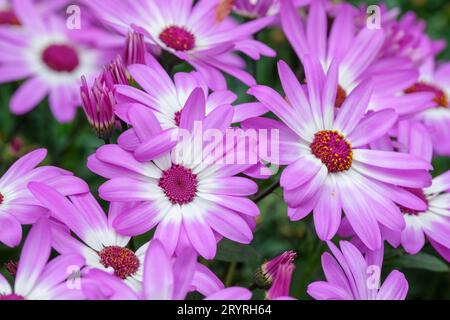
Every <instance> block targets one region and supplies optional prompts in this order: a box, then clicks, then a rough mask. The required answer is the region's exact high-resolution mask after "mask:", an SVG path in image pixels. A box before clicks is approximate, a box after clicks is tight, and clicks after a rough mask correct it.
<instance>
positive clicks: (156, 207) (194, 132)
mask: <svg viewBox="0 0 450 320" xmlns="http://www.w3.org/2000/svg"><path fill="white" fill-rule="evenodd" d="M205 111H206V102H205V96H204V93H203V91H202V90H201V89H200V88H198V89H195V90H194V91H193V92H192V94H191V95H190V96H189V98H188V100H187V102H186V104H185V106H184V108H183V111H182V113H181V116H180V127H179V128H176V129H173V128H172V129H167V130H162V129H161V126H160V124H159V121H158V120H157V119H156V117H155V115H154V114H153V112H152V111H151V110H149V109H148V108H145V107H143V106H136V107H134V108H132V109H130V111H129V112H128V119H129V121H130V123H131V125H132V127H133V129H134V130H135V133H136V136H137V138H138V139H137V141H136V146H135V149H134V152H130V151H126V150H124V149H122V148H121V147H120V146H118V145H106V146H103V147H101V148H99V149H98V150H97V152H96V153H95V154H94V155H92V156H91V157H90V158H89V160H88V167H89V168H90V169H91V170H92V171H93V172H95V173H97V174H99V175H101V176H103V177H105V178H107V179H109V180H108V181H107V182H106V183H105V184H103V185H102V186H101V187H100V189H99V194H100V197H101V198H103V199H105V200H108V201H113V202H115V201H118V202H130V201H139V202H141V203H142V204H141V205H140V206H138V207H137V208H136V209H134V210H129V211H128V212H124V213H122V214H121V215H119V216H118V217H117V218H116V219H115V221H114V226H115V227H116V229H117V230H118V231H119V232H120V233H123V234H125V235H129V234H131V233H134V234H136V233H145V232H147V231H149V230H150V229H152V228H153V227H155V226H157V228H156V232H155V238H156V239H159V240H160V241H161V242H162V243H163V244H164V245H165V246H166V248H167V251H168V252H169V254H173V252H174V251H175V250H176V248H177V247H178V248H181V249H182V248H183V247H185V246H189V247H193V248H194V249H195V250H196V251H197V252H198V253H199V254H200V255H201V256H203V257H205V258H207V259H212V258H214V256H215V254H216V247H217V245H216V243H217V241H218V239H220V237H221V236H224V237H226V238H229V239H231V240H233V241H237V242H240V243H250V241H251V240H252V238H253V234H252V230H251V228H250V226H249V224H251V225H253V223H254V218H255V217H256V216H257V215H259V209H258V207H257V206H256V204H255V203H254V202H252V201H251V200H249V199H248V198H247V197H246V196H249V195H252V194H254V193H256V191H257V185H256V183H255V182H253V181H251V180H250V179H247V178H244V177H237V176H236V175H238V174H239V173H241V172H243V171H245V170H246V169H248V168H249V167H250V166H251V164H248V165H247V164H245V165H243V164H228V163H227V162H226V161H224V159H227V156H228V155H230V154H231V155H236V154H237V151H236V150H237V145H234V144H232V145H231V147H229V146H228V145H227V147H226V148H225V147H224V145H223V144H222V145H220V142H222V141H214V139H212V141H211V140H210V141H209V142H207V141H204V140H203V135H202V134H203V131H199V130H198V127H199V126H201V127H202V128H203V129H204V130H208V129H214V130H215V132H216V133H217V132H218V133H219V134H220V135H221V136H222V139H223V137H225V132H226V130H227V129H229V128H230V124H231V121H232V119H233V109H232V107H231V106H228V107H227V106H222V107H221V108H216V109H215V110H213V111H212V112H211V113H209V114H208V115H207V116H205ZM199 124H200V125H199ZM180 130H183V132H184V133H189V135H190V137H186V136H184V137H185V138H186V139H182V141H178V140H177V139H176V138H175V139H174V135H175V136H176V134H177V133H178V132H180ZM241 138H242V137H241ZM243 138H244V139H245V137H243ZM198 141H203V142H201V143H198ZM221 146H222V148H220V147H221ZM204 150H208V151H209V152H211V153H209V152H205V153H204V152H203V151H204ZM252 221H253V222H252Z"/></svg>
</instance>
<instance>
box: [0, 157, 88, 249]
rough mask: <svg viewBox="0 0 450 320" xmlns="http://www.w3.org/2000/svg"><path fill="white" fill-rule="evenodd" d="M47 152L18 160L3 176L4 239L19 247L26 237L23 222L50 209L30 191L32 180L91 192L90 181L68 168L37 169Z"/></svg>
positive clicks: (0, 238)
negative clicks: (41, 203) (86, 181)
mask: <svg viewBox="0 0 450 320" xmlns="http://www.w3.org/2000/svg"><path fill="white" fill-rule="evenodd" d="M46 155H47V150H45V149H39V150H35V151H33V152H30V153H28V154H26V155H24V156H23V157H22V158H20V159H19V160H17V161H16V162H15V163H14V164H13V165H12V166H11V167H10V168H9V169H8V170H7V171H6V172H5V174H4V175H3V176H1V177H0V242H2V243H4V244H5V245H7V246H9V247H15V246H17V245H18V244H19V243H20V240H21V238H22V227H21V225H22V224H33V223H35V222H36V221H37V220H38V219H39V218H41V217H42V216H45V215H47V211H46V209H44V208H43V207H41V206H40V205H39V204H38V203H36V201H35V199H34V197H33V195H32V194H31V193H30V192H29V191H28V188H27V186H28V183H30V182H32V181H41V182H45V183H47V184H49V185H51V186H54V187H55V188H57V189H58V190H59V191H60V192H62V193H63V194H67V195H69V194H79V193H83V192H87V191H88V189H89V188H88V186H87V184H86V183H85V182H84V181H82V180H81V179H78V178H76V177H74V176H72V174H71V173H70V172H68V171H65V170H63V169H59V168H56V167H51V166H44V167H39V168H37V167H36V166H37V165H38V164H39V163H40V162H42V161H43V160H44V158H45V156H46Z"/></svg>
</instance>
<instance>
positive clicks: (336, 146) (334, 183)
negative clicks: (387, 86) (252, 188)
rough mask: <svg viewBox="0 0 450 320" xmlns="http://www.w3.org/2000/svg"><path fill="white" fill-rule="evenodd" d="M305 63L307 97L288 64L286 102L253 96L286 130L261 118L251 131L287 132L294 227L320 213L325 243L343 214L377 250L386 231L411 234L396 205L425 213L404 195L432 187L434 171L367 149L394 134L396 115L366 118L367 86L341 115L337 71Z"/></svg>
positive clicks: (283, 148)
mask: <svg viewBox="0 0 450 320" xmlns="http://www.w3.org/2000/svg"><path fill="white" fill-rule="evenodd" d="M304 62H305V63H304V66H305V70H306V81H307V84H306V90H307V92H305V91H304V89H303V88H302V86H301V85H300V83H299V82H298V80H297V78H296V77H295V75H294V73H293V72H292V71H291V70H290V69H289V67H288V66H287V65H286V64H285V63H284V62H282V61H281V62H280V63H279V65H278V67H279V74H280V78H281V83H282V86H283V89H284V91H285V93H286V95H287V98H286V100H287V101H286V100H285V99H284V98H283V97H281V96H280V95H279V94H278V93H277V92H275V91H274V90H273V89H271V88H269V87H265V86H256V87H253V88H251V89H250V90H249V93H250V94H252V95H254V96H255V97H256V98H257V99H258V100H259V101H260V102H262V103H263V104H264V105H265V106H266V107H267V108H268V109H269V110H270V111H272V112H273V113H275V114H276V115H277V116H278V117H279V118H280V119H281V120H282V121H283V122H284V123H285V124H282V123H279V122H277V121H275V120H271V119H261V118H259V119H258V118H256V119H253V120H248V121H247V123H246V125H247V126H253V127H256V128H267V127H270V128H279V130H280V164H284V165H288V167H287V168H286V169H285V170H284V172H283V173H282V175H281V186H282V187H283V188H284V196H285V200H286V202H287V203H288V205H289V211H288V215H289V217H290V218H291V219H292V220H300V219H302V218H304V217H305V216H306V215H308V214H309V213H310V212H311V211H314V221H315V227H316V231H317V233H318V235H319V237H320V239H322V240H330V239H331V238H332V237H333V236H334V235H335V234H336V231H337V230H338V228H339V225H340V222H341V211H342V210H343V211H344V212H345V214H346V216H347V218H348V220H349V222H350V224H351V225H352V226H353V228H354V230H355V232H356V233H357V234H358V236H359V237H360V238H361V240H362V241H363V242H364V243H365V244H366V245H367V246H368V247H369V248H371V249H377V248H379V247H380V246H381V245H382V239H381V233H380V224H381V225H385V226H387V227H389V228H391V229H393V230H398V231H401V230H402V229H403V228H404V219H403V216H402V214H401V213H400V210H399V209H398V207H397V206H396V205H395V204H394V203H400V204H408V205H412V206H421V205H423V203H422V202H421V201H420V200H419V199H418V198H417V197H415V196H414V195H412V194H409V193H408V192H406V191H404V189H401V188H399V187H410V188H422V187H427V186H429V185H430V184H431V176H430V175H429V173H428V172H427V170H428V169H430V168H431V165H430V163H429V162H428V161H426V160H423V159H421V158H419V157H416V156H413V155H410V154H407V153H395V152H387V151H377V150H370V149H366V146H367V145H368V144H370V143H371V142H372V141H374V140H376V139H378V138H380V137H382V136H384V135H385V134H386V133H387V132H388V131H389V130H390V129H391V127H392V126H393V125H394V124H395V123H396V121H397V115H396V113H395V112H394V111H393V110H389V109H386V110H382V111H377V112H372V113H370V114H367V115H366V114H365V111H366V108H367V104H368V103H369V101H370V97H371V93H372V90H371V87H370V83H369V82H367V81H366V82H364V83H362V84H361V85H359V86H358V87H357V88H355V90H353V92H352V93H351V94H350V96H349V97H348V98H347V99H345V101H344V103H343V104H342V106H341V108H339V109H335V107H334V106H335V101H336V92H337V90H336V89H337V86H338V69H337V64H335V63H333V64H332V65H331V66H330V69H329V72H328V74H327V75H324V73H323V69H322V67H321V66H320V64H319V62H318V61H317V60H315V59H314V58H313V57H311V56H305V57H304ZM288 101H289V102H288ZM405 162H406V163H408V166H407V167H405V165H404V163H405Z"/></svg>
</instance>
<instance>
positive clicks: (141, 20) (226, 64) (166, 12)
mask: <svg viewBox="0 0 450 320" xmlns="http://www.w3.org/2000/svg"><path fill="white" fill-rule="evenodd" d="M87 4H89V5H90V6H91V7H92V9H93V10H94V11H95V12H96V13H97V14H98V16H99V17H100V18H101V19H102V20H104V21H106V22H107V24H108V25H109V26H110V27H112V28H114V29H116V30H117V31H118V32H119V33H121V34H123V35H126V34H127V33H128V32H129V30H130V29H131V28H133V29H135V30H136V31H139V32H141V33H142V34H144V35H145V36H146V38H147V41H148V43H149V44H150V45H152V46H153V47H154V48H157V49H158V50H160V51H161V50H163V51H167V52H169V53H170V54H173V55H175V56H176V57H177V58H179V59H181V60H183V61H186V62H188V63H189V64H191V65H192V66H193V67H194V68H195V69H196V70H197V71H199V72H200V74H201V75H202V76H203V77H204V78H205V80H206V82H207V84H208V86H209V87H210V88H212V89H215V90H217V89H222V90H223V89H225V88H226V82H225V78H224V76H223V75H222V73H221V72H225V73H228V74H230V75H232V76H233V77H236V78H238V79H239V80H241V81H242V82H244V83H245V84H247V85H249V86H251V85H254V84H255V79H254V78H253V77H252V76H251V75H250V74H249V73H247V72H246V71H245V70H244V69H245V62H244V61H243V60H242V59H241V58H240V57H239V56H237V55H236V54H235V53H237V52H243V53H244V54H246V55H248V56H249V57H251V58H252V59H254V60H258V59H259V58H260V56H261V55H264V56H274V55H275V52H274V51H273V50H272V49H270V48H269V47H267V46H266V45H265V44H263V43H262V42H259V41H256V40H253V39H252V38H251V37H252V35H253V34H254V33H256V32H258V31H259V30H261V29H262V28H264V27H265V26H266V25H267V24H269V23H270V22H271V20H272V19H271V18H270V17H267V18H262V19H259V20H255V21H252V22H248V23H243V24H237V22H236V21H234V20H233V19H232V18H231V17H227V18H225V19H224V20H222V21H218V20H217V19H216V8H217V5H218V1H210V0H201V1H199V2H198V3H196V4H195V5H194V4H193V3H192V1H190V0H182V1H180V0H144V1H139V2H137V3H136V2H135V1H133V0H131V1H130V0H125V1H120V2H117V1H105V0H95V1H89V2H87Z"/></svg>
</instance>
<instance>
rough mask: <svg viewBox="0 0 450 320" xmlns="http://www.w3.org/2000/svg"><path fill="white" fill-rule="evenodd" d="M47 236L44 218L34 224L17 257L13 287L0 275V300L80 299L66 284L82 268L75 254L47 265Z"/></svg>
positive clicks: (60, 257)
mask: <svg viewBox="0 0 450 320" xmlns="http://www.w3.org/2000/svg"><path fill="white" fill-rule="evenodd" d="M50 242H51V234H50V227H49V223H48V221H47V219H45V218H42V219H40V220H39V221H38V222H36V223H35V224H34V226H33V227H32V228H31V231H30V233H29V234H28V237H27V239H26V241H25V244H24V246H23V248H22V253H21V254H20V261H19V264H18V269H17V274H16V276H15V280H14V286H13V287H11V286H10V285H9V283H8V281H7V280H6V279H5V278H4V277H3V276H2V275H1V274H0V300H82V299H84V295H83V292H82V291H81V290H80V289H81V288H80V289H77V288H76V287H72V286H71V285H69V284H68V283H67V282H68V281H70V280H68V279H69V278H70V276H74V275H73V272H74V271H75V270H76V269H78V270H80V268H81V267H82V266H83V264H84V259H83V258H82V257H81V256H79V255H76V254H67V255H61V256H58V257H56V258H54V259H53V260H51V261H50V262H48V259H49V257H50V252H51V245H50Z"/></svg>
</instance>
